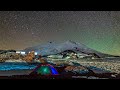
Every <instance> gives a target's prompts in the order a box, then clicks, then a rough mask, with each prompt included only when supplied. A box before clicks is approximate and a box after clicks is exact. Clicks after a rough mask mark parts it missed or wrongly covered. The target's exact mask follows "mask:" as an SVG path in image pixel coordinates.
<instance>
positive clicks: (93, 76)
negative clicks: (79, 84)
mask: <svg viewBox="0 0 120 90" xmlns="http://www.w3.org/2000/svg"><path fill="white" fill-rule="evenodd" d="M111 75H114V73H104V74H94V73H91V74H81V75H80V74H79V75H73V74H63V75H62V74H61V75H48V76H42V75H12V76H0V79H120V75H116V76H115V77H113V76H111Z"/></svg>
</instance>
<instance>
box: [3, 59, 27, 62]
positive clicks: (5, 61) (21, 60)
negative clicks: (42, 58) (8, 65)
mask: <svg viewBox="0 0 120 90" xmlns="http://www.w3.org/2000/svg"><path fill="white" fill-rule="evenodd" d="M5 62H22V63H26V61H23V60H20V59H19V60H6V61H5Z"/></svg>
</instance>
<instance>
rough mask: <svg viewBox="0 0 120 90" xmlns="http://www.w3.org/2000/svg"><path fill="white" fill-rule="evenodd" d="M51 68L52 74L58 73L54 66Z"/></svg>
mask: <svg viewBox="0 0 120 90" xmlns="http://www.w3.org/2000/svg"><path fill="white" fill-rule="evenodd" d="M50 68H51V71H52V74H53V75H55V74H56V75H57V74H58V72H57V70H56V69H55V68H53V67H50Z"/></svg>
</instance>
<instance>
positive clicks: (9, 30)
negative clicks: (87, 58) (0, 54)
mask: <svg viewBox="0 0 120 90" xmlns="http://www.w3.org/2000/svg"><path fill="white" fill-rule="evenodd" d="M68 40H72V41H75V42H79V43H83V44H85V45H86V46H88V47H90V48H92V49H95V50H97V51H100V52H103V53H107V54H112V55H120V12H119V11H0V49H2V50H3V49H16V50H20V49H24V48H26V47H30V46H35V45H38V44H45V43H47V42H50V41H52V42H56V43H61V42H65V41H68Z"/></svg>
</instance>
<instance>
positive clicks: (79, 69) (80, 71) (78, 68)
mask: <svg viewBox="0 0 120 90" xmlns="http://www.w3.org/2000/svg"><path fill="white" fill-rule="evenodd" d="M65 71H66V72H68V71H70V72H74V73H78V74H85V73H89V70H88V69H87V68H85V67H83V66H67V67H66V68H65Z"/></svg>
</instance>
